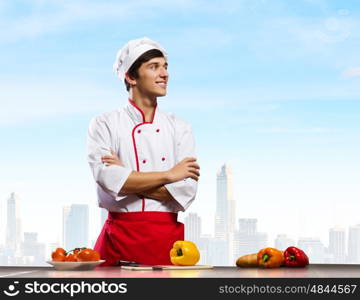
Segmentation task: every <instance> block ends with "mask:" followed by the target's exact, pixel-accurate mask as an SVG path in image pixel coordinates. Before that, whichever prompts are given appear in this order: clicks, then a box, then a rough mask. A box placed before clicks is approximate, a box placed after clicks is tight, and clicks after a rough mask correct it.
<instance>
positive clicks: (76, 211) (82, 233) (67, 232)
mask: <svg viewBox="0 0 360 300" xmlns="http://www.w3.org/2000/svg"><path fill="white" fill-rule="evenodd" d="M63 237H64V247H65V249H67V250H71V249H74V248H78V247H89V206H88V205H86V204H72V205H71V206H70V207H68V206H65V207H64V208H63Z"/></svg>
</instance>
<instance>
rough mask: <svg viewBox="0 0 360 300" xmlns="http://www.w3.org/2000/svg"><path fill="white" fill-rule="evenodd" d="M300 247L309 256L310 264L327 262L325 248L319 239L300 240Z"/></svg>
mask: <svg viewBox="0 0 360 300" xmlns="http://www.w3.org/2000/svg"><path fill="white" fill-rule="evenodd" d="M298 247H299V248H300V249H302V250H303V251H304V252H305V253H306V254H307V256H308V257H309V261H310V263H323V262H324V261H325V247H324V245H323V243H322V242H321V241H320V239H319V238H312V237H305V238H300V239H299V240H298Z"/></svg>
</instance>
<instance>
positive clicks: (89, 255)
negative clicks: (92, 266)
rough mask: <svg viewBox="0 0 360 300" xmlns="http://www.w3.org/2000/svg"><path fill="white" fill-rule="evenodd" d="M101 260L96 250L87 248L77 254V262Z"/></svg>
mask: <svg viewBox="0 0 360 300" xmlns="http://www.w3.org/2000/svg"><path fill="white" fill-rule="evenodd" d="M96 260H100V254H99V252H97V251H96V250H92V249H90V248H86V249H83V250H81V251H80V252H79V253H78V254H77V261H96Z"/></svg>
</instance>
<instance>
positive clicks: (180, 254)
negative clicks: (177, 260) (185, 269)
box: [176, 248, 183, 256]
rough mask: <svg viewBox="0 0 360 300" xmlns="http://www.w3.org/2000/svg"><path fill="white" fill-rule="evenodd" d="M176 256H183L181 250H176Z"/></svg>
mask: <svg viewBox="0 0 360 300" xmlns="http://www.w3.org/2000/svg"><path fill="white" fill-rule="evenodd" d="M176 254H177V256H183V253H182V250H181V248H179V249H177V250H176Z"/></svg>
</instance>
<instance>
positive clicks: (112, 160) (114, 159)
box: [101, 149, 124, 167]
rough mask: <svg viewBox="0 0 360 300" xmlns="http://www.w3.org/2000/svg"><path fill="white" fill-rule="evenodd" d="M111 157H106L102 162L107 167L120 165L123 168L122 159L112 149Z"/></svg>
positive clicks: (103, 157) (102, 158)
mask: <svg viewBox="0 0 360 300" xmlns="http://www.w3.org/2000/svg"><path fill="white" fill-rule="evenodd" d="M110 152H111V155H105V156H102V157H101V161H102V162H103V163H104V164H105V165H106V166H111V165H118V166H121V167H123V166H124V165H123V163H122V161H121V160H120V158H119V157H118V156H117V155H116V153H115V152H114V151H113V150H112V149H110Z"/></svg>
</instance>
